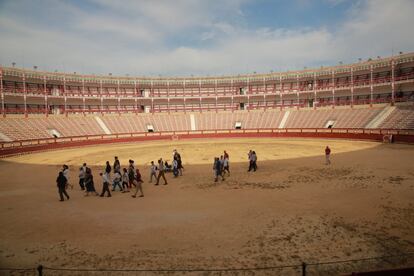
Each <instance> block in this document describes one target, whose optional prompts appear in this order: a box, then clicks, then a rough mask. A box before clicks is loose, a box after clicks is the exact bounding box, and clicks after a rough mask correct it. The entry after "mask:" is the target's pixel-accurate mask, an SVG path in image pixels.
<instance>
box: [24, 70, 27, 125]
mask: <svg viewBox="0 0 414 276" xmlns="http://www.w3.org/2000/svg"><path fill="white" fill-rule="evenodd" d="M26 93H27V91H26V76H25V75H24V74H23V99H24V117H26V118H27V98H26V97H27V95H26Z"/></svg>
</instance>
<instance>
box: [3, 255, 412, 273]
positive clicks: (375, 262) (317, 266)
mask: <svg viewBox="0 0 414 276" xmlns="http://www.w3.org/2000/svg"><path fill="white" fill-rule="evenodd" d="M413 269H414V253H413V252H409V253H403V254H398V255H384V256H375V257H367V258H360V259H349V260H337V261H327V262H309V263H306V262H301V263H297V264H291V265H278V266H271V265H270V266H253V267H223V268H153V269H148V268H67V267H49V266H44V265H38V266H37V267H33V268H1V267H0V273H1V274H2V273H3V272H5V273H8V274H7V275H39V276H48V275H148V274H149V275H152V274H157V275H159V274H172V275H176V274H186V275H223V274H224V275H228V274H231V275H240V274H241V275H246V274H247V275H249V274H257V273H260V274H265V275H302V276H306V275H314V274H317V275H319V274H323V275H325V274H326V275H332V274H335V275H337V274H349V275H351V274H354V273H357V272H361V271H365V272H367V271H381V270H387V271H398V270H405V271H413Z"/></svg>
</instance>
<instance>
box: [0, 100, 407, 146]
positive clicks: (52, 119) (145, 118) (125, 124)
mask: <svg viewBox="0 0 414 276" xmlns="http://www.w3.org/2000/svg"><path fill="white" fill-rule="evenodd" d="M383 108H384V107H381V106H376V107H371V108H370V107H368V106H366V107H362V108H339V107H338V108H335V109H331V108H328V109H317V110H313V109H309V110H295V109H292V110H290V111H289V117H288V119H287V121H286V123H285V125H284V127H285V128H325V127H327V122H328V121H334V125H333V127H334V128H364V127H365V126H367V124H368V123H369V122H370V121H372V120H373V119H374V118H375V117H376V116H377V115H378V114H379V113H380V112H381V111H382V110H383ZM285 112H286V111H280V110H277V109H272V110H266V111H263V110H251V111H234V112H231V111H223V112H202V113H199V112H195V113H171V114H167V113H156V114H145V113H140V114H122V115H121V116H120V115H105V116H101V115H98V114H97V115H95V116H93V115H89V116H79V115H72V116H69V117H65V116H63V115H56V116H49V117H48V118H46V117H44V116H37V117H29V118H23V117H21V116H17V115H16V116H15V117H6V118H0V133H2V134H4V135H5V136H6V137H8V138H10V139H11V140H13V141H15V140H29V139H41V138H51V137H52V134H51V133H50V130H52V129H55V130H57V131H58V132H59V133H60V134H61V135H62V136H63V137H71V136H86V135H101V134H105V132H104V130H103V129H102V128H101V126H100V125H99V124H98V121H97V120H96V118H95V117H96V116H99V118H100V119H101V120H102V121H103V122H104V124H105V125H106V126H107V127H108V129H109V130H110V132H111V133H113V134H117V133H137V132H146V131H147V125H153V127H154V130H155V131H156V132H170V131H189V130H191V123H190V118H191V116H194V118H195V124H196V130H228V129H234V127H235V123H236V122H241V126H242V129H257V128H259V129H267V128H278V127H279V125H280V122H281V120H282V118H283V117H284V115H285V114H286V113H285ZM380 128H392V129H414V106H413V105H405V106H397V107H396V108H395V110H394V111H393V112H392V113H391V114H390V115H389V116H388V118H386V120H385V121H384V122H383V123H382V124H381V125H380ZM0 139H3V140H4V139H5V138H4V137H3V138H0Z"/></svg>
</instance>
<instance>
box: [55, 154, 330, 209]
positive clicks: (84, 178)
mask: <svg viewBox="0 0 414 276" xmlns="http://www.w3.org/2000/svg"><path fill="white" fill-rule="evenodd" d="M330 154H331V149H330V148H329V147H328V146H326V148H325V157H326V161H325V164H326V165H329V164H330V163H331V161H330ZM172 160H173V161H172V164H171V165H169V164H168V163H167V162H164V161H163V159H162V158H160V159H158V163H157V165H156V164H155V163H154V161H151V166H150V177H149V179H150V180H149V183H152V181H153V178H154V179H155V180H156V183H155V185H159V182H160V179H161V178H162V179H163V180H164V185H168V182H167V179H166V177H165V172H172V173H173V175H174V177H178V176H182V175H183V170H184V167H183V164H182V160H181V155H180V153H179V152H178V151H177V150H174V151H173V157H172ZM229 160H230V156H229V154H228V153H227V152H226V151H224V152H223V155H221V156H220V157H214V163H213V171H214V182H217V181H218V178H219V177H221V180H222V181H223V180H224V176H225V174H226V173H227V175H228V176H230V161H229ZM248 160H249V169H248V172H250V171H256V170H257V154H256V152H255V151H254V150H250V151H249V153H248ZM128 163H129V165H128V168H123V169H121V163H120V161H119V159H118V157H117V156H115V157H114V163H113V166H112V167H111V165H110V163H109V161H106V166H105V168H104V171H103V172H101V173H100V174H99V175H100V176H101V177H102V192H101V193H100V194H99V193H98V192H97V191H96V189H95V183H94V179H93V175H92V170H91V169H90V168H89V167H87V165H86V163H83V165H82V167H80V168H79V186H80V188H81V190H83V191H85V196H89V194H91V193H92V194H94V195H96V196H101V197H104V196H105V195H106V196H107V197H111V196H112V195H111V191H112V192H115V191H116V189H117V188H119V191H121V192H122V193H129V192H131V189H132V188H133V187H134V188H135V190H133V191H132V194H131V196H132V197H134V198H135V197H137V194H138V192H139V193H140V194H139V197H144V191H143V189H142V184H143V183H144V181H143V180H142V176H141V173H140V171H139V169H138V168H135V164H134V163H135V162H134V160H131V159H130V160H129V161H128ZM111 173H113V176H112V177H111ZM56 183H57V187H58V192H59V197H60V201H64V196H65V197H66V199H67V200H69V195H68V193H67V191H66V190H67V188H68V187H71V188H73V185H71V184H70V183H69V167H68V166H67V165H63V167H62V170H61V171H60V172H59V175H58V177H57V179H56ZM110 186H112V189H111V190H110Z"/></svg>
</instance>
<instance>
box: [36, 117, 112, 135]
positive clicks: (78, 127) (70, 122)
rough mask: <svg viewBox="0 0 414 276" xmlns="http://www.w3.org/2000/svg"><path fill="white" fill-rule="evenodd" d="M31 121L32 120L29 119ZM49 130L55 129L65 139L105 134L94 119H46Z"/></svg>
mask: <svg viewBox="0 0 414 276" xmlns="http://www.w3.org/2000/svg"><path fill="white" fill-rule="evenodd" d="M29 120H30V119H29ZM46 121H47V125H48V127H49V128H55V129H56V130H58V131H59V132H60V134H62V135H63V136H65V137H70V136H84V135H98V134H105V132H104V131H103V129H102V128H101V127H100V126H99V124H98V123H97V122H96V120H95V118H93V117H82V116H80V117H69V118H65V117H60V116H56V117H50V118H48V119H46Z"/></svg>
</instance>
